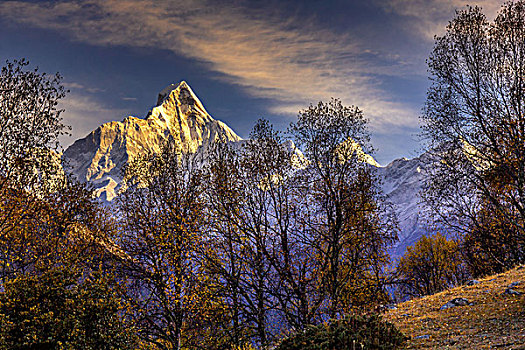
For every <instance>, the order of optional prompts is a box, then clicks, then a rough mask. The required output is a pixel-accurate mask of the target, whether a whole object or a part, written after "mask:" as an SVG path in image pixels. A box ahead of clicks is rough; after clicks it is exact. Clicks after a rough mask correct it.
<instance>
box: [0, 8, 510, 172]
mask: <svg viewBox="0 0 525 350" xmlns="http://www.w3.org/2000/svg"><path fill="white" fill-rule="evenodd" d="M502 3H503V1H499V0H484V1H462V0H360V1H357V0H356V1H348V0H332V1H330V0H311V1H285V0H280V1H264V2H260V1H223V0H209V1H205V0H169V1H168V0H165V1H163V0H86V1H51V0H50V1H46V0H42V1H10V0H7V1H5V0H4V1H0V59H1V60H2V61H3V62H5V60H12V59H16V58H22V57H25V58H27V59H28V60H29V61H30V62H31V64H32V65H35V66H39V67H40V69H41V70H42V71H46V72H50V73H54V72H60V73H61V74H62V75H63V76H64V83H65V85H66V87H67V88H68V89H69V90H70V93H69V94H68V96H67V97H66V99H65V100H64V102H63V108H65V109H66V112H65V113H64V119H65V121H66V123H67V124H69V125H72V127H73V131H72V134H73V135H72V137H71V138H68V139H64V140H63V144H64V146H68V145H69V144H71V143H72V142H73V141H74V140H75V139H77V138H80V137H84V136H85V135H86V134H87V133H89V132H90V131H91V130H93V129H94V128H96V127H97V126H99V125H100V124H102V123H104V122H107V121H111V120H122V119H123V118H124V117H126V116H128V115H135V116H143V115H145V114H146V112H147V111H148V110H149V109H150V108H151V107H152V106H153V104H154V103H155V102H156V100H157V95H158V93H159V92H160V91H161V90H162V89H163V88H165V87H166V86H168V85H170V84H172V83H174V84H177V83H179V82H180V81H182V80H184V81H186V82H187V83H188V84H189V85H190V86H191V87H192V89H193V91H194V92H195V93H196V94H197V95H198V96H199V98H200V100H201V101H202V102H203V104H204V106H205V107H206V109H207V110H208V112H210V114H211V115H212V116H213V117H214V118H215V119H219V120H222V121H224V122H225V123H227V124H228V125H229V126H230V127H232V128H233V129H234V130H235V131H236V132H237V133H238V134H239V135H240V136H241V137H247V136H248V135H249V132H250V130H251V128H252V126H253V125H254V123H255V121H256V120H257V119H258V118H261V117H264V118H267V119H269V120H270V121H271V122H272V123H273V124H274V125H275V126H276V127H277V128H278V129H281V130H285V129H286V126H287V125H288V124H289V122H290V121H293V120H294V119H295V117H296V115H297V112H298V111H299V110H300V109H304V108H306V107H307V106H308V105H309V104H310V103H316V102H318V101H319V100H328V99H330V97H336V98H340V99H341V100H342V101H343V103H344V104H347V105H357V106H359V107H360V108H361V109H362V110H363V111H364V114H365V115H366V116H367V117H368V119H369V120H370V132H371V135H372V142H373V146H374V147H375V148H376V149H377V152H376V154H375V157H376V159H377V160H378V161H379V163H381V164H386V163H388V162H390V161H391V160H393V159H394V158H399V157H402V156H405V157H413V156H415V155H418V153H419V152H420V145H419V142H418V137H417V134H418V132H419V125H418V116H419V114H420V112H421V108H422V107H423V103H424V101H425V94H426V89H427V87H428V78H427V73H426V64H425V59H426V58H427V57H428V55H429V53H430V51H431V49H432V46H433V42H434V39H433V37H434V35H440V34H442V33H443V32H444V29H445V26H446V24H447V22H448V21H449V20H450V19H452V17H453V15H454V11H455V10H456V9H458V8H463V7H464V6H465V5H466V4H470V5H479V6H481V7H482V8H483V9H484V12H485V13H486V14H487V16H488V17H489V18H493V17H494V15H495V14H496V12H497V10H498V9H499V8H500V6H501V4H502Z"/></svg>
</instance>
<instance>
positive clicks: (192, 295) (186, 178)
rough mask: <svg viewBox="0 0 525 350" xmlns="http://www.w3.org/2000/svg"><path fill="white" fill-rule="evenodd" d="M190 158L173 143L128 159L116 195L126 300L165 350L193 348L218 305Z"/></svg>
mask: <svg viewBox="0 0 525 350" xmlns="http://www.w3.org/2000/svg"><path fill="white" fill-rule="evenodd" d="M192 159H193V158H192V157H191V156H190V155H188V154H186V153H184V154H183V152H182V148H181V147H180V145H177V144H176V143H175V142H173V140H170V141H168V142H167V143H166V144H165V145H163V146H162V148H161V150H160V152H159V153H150V154H146V155H144V156H142V157H139V158H137V159H135V160H133V161H132V162H131V163H130V165H129V167H128V168H127V169H126V174H125V178H126V185H127V187H128V188H127V190H126V192H124V193H123V194H121V195H120V197H119V199H118V201H119V209H120V215H121V218H122V234H121V237H120V239H119V245H120V246H121V248H122V250H123V251H124V252H125V253H126V254H127V255H128V256H129V258H128V259H127V260H124V261H123V267H122V269H123V273H124V276H125V278H127V279H128V291H127V294H128V300H129V302H130V303H131V304H132V307H133V310H134V312H133V314H134V318H135V320H136V322H137V325H138V327H139V329H140V330H141V336H142V337H143V339H144V340H145V341H147V342H149V343H150V344H151V345H154V346H156V347H157V348H159V349H180V348H181V347H185V346H190V347H191V344H192V341H193V340H192V339H191V337H190V335H192V334H193V332H194V331H195V332H197V334H198V331H200V330H202V331H204V329H203V328H204V326H205V325H203V324H201V323H199V322H201V321H203V319H202V317H204V316H205V315H207V312H211V311H212V310H213V309H214V308H215V305H214V304H213V299H211V298H210V293H212V292H213V281H210V279H209V278H208V276H206V275H204V274H203V273H202V270H201V266H202V265H201V263H200V253H199V249H201V247H202V245H203V243H204V234H205V232H204V231H203V220H202V219H203V215H202V214H203V203H202V193H201V192H202V185H201V175H200V171H199V170H197V169H196V168H195V167H194V164H193V162H192Z"/></svg>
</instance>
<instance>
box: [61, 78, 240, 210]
mask: <svg viewBox="0 0 525 350" xmlns="http://www.w3.org/2000/svg"><path fill="white" fill-rule="evenodd" d="M170 137H172V138H173V139H174V140H175V141H177V142H180V144H181V145H183V146H184V148H185V149H186V150H187V151H188V152H191V153H193V152H196V151H197V150H198V149H199V147H207V146H208V145H209V144H210V143H211V142H213V141H215V140H216V139H218V138H221V139H223V140H228V141H239V140H241V138H240V137H239V136H238V135H237V134H236V133H235V132H234V131H233V130H232V129H230V128H229V127H228V126H227V125H226V124H224V123H223V122H221V121H218V120H215V119H213V118H212V117H211V116H210V114H209V113H208V112H207V111H206V109H205V108H204V106H203V105H202V103H201V101H200V100H199V99H198V97H197V96H196V95H195V93H194V92H193V91H192V89H191V88H190V86H189V85H188V84H187V83H186V82H185V81H182V82H180V83H179V84H177V85H175V84H172V85H169V86H168V87H166V88H165V89H163V90H162V91H161V92H160V93H159V95H158V99H157V105H156V106H155V107H153V108H152V109H151V110H150V111H149V112H148V113H147V115H146V117H145V118H137V117H133V116H129V117H126V118H125V119H124V120H123V121H121V122H117V121H113V122H109V123H105V124H103V125H101V126H100V127H98V128H97V129H95V130H94V131H92V132H91V133H89V135H87V136H86V137H85V138H83V139H80V140H77V141H75V143H73V144H72V145H71V146H70V147H69V148H68V149H67V150H66V151H65V152H64V163H65V168H66V170H67V171H68V172H69V173H71V174H73V175H74V176H76V178H77V179H78V180H79V181H84V182H89V183H91V184H93V185H94V186H95V189H96V195H97V196H98V197H99V198H101V199H103V200H106V201H111V200H112V199H113V198H114V197H115V196H116V195H117V194H118V190H119V188H120V183H121V181H122V169H123V168H124V167H125V165H126V164H127V163H128V162H129V161H131V160H132V159H134V158H135V157H137V156H138V155H140V154H144V153H146V152H148V151H153V152H157V151H159V147H160V145H162V144H163V142H164V141H165V140H167V139H168V138H170Z"/></svg>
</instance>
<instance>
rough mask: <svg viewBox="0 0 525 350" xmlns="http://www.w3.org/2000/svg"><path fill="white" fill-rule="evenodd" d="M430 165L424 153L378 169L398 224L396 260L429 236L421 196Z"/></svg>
mask: <svg viewBox="0 0 525 350" xmlns="http://www.w3.org/2000/svg"><path fill="white" fill-rule="evenodd" d="M430 164H431V159H430V156H429V154H428V153H424V154H423V155H421V156H419V157H417V158H413V159H406V158H400V159H396V160H394V161H392V162H391V163H390V164H388V165H387V166H385V167H377V171H378V175H379V178H380V179H381V180H382V182H383V184H382V189H383V193H384V194H385V195H386V197H387V199H388V201H389V202H390V203H392V204H393V205H394V210H395V212H396V215H397V219H398V220H399V229H400V230H399V241H398V242H397V243H396V244H395V245H394V246H393V247H391V249H390V253H391V255H392V256H393V257H399V256H401V255H403V253H404V252H405V250H406V248H407V247H408V246H411V245H413V244H414V243H415V242H416V241H417V240H418V239H419V238H420V237H421V236H422V235H424V234H426V233H427V232H428V231H427V228H426V226H427V225H426V215H425V214H426V213H427V210H428V209H427V208H425V206H424V204H423V203H422V200H421V197H420V196H419V193H420V191H421V189H422V186H423V183H424V177H425V171H426V170H427V168H428V167H429V166H430Z"/></svg>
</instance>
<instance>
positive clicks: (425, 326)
mask: <svg viewBox="0 0 525 350" xmlns="http://www.w3.org/2000/svg"><path fill="white" fill-rule="evenodd" d="M479 281H480V283H479V284H476V285H473V286H460V287H456V288H453V289H449V290H447V291H444V292H441V293H438V294H435V295H431V296H427V297H424V298H420V299H415V300H411V301H408V302H405V303H402V304H399V305H397V309H396V310H390V311H388V312H387V313H386V314H385V319H386V320H388V321H390V322H393V323H394V324H395V325H396V326H397V327H399V329H400V330H401V331H402V332H403V333H404V334H405V335H407V336H410V337H411V338H412V339H411V340H409V341H408V343H407V349H514V350H516V349H523V350H525V266H521V267H518V268H515V269H513V270H510V271H508V272H505V273H502V274H499V275H494V276H490V277H486V278H483V279H479ZM517 281H521V283H520V284H519V285H517V286H516V287H514V288H513V289H514V290H516V291H519V292H522V293H523V294H522V295H520V296H516V295H504V294H502V293H503V292H504V291H505V290H506V289H507V286H508V285H509V284H511V283H513V282H517ZM459 297H462V298H467V299H468V300H469V301H470V302H473V303H474V305H470V306H457V307H453V308H450V309H446V310H439V308H440V307H441V306H442V305H444V304H445V303H446V302H448V301H450V300H452V299H454V298H459ZM416 337H420V338H416Z"/></svg>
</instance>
